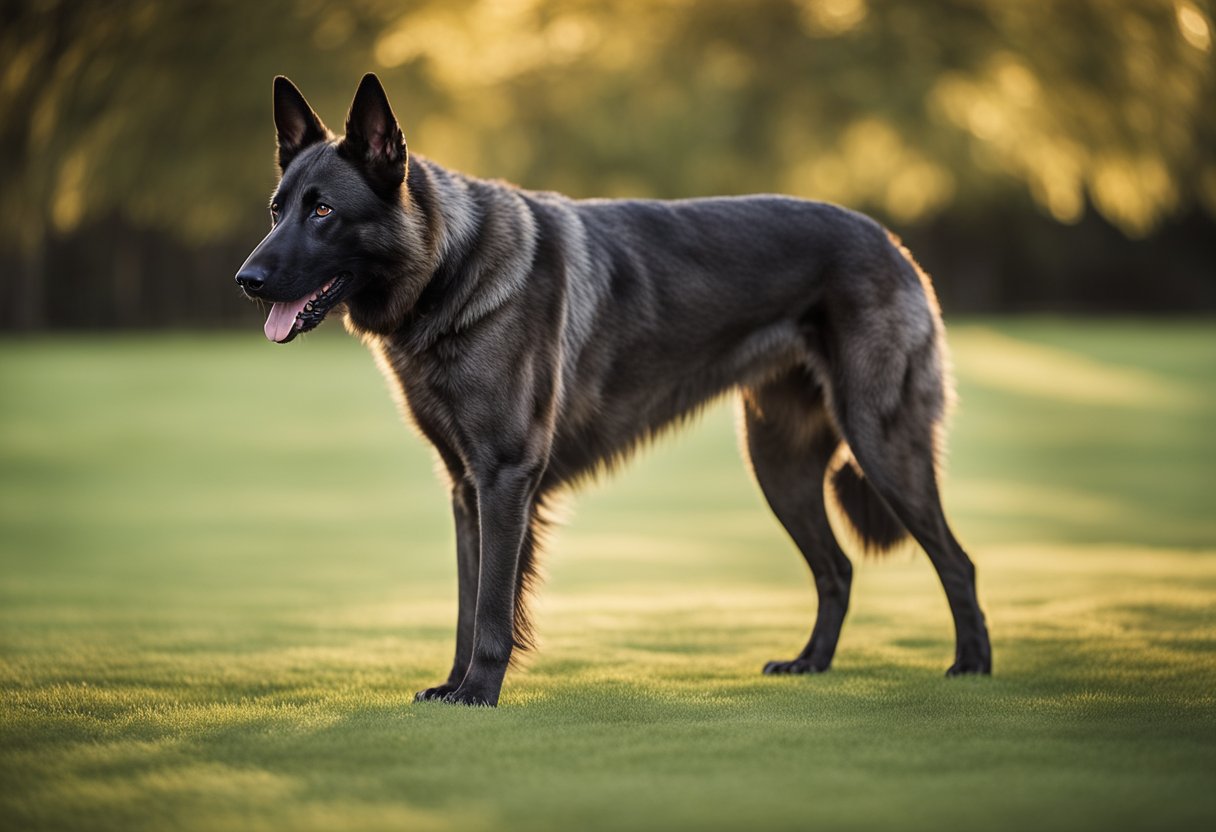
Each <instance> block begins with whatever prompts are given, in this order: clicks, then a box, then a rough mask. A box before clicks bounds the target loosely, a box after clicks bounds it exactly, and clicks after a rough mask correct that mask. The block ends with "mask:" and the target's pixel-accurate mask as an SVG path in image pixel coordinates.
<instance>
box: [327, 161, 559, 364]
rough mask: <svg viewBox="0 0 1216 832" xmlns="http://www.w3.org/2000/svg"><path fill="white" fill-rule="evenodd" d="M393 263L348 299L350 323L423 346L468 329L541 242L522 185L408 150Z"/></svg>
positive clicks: (514, 281) (506, 293)
mask: <svg viewBox="0 0 1216 832" xmlns="http://www.w3.org/2000/svg"><path fill="white" fill-rule="evenodd" d="M402 199H403V204H404V212H403V215H402V222H401V227H400V228H399V229H397V230H395V231H396V233H395V234H394V235H393V236H394V237H396V241H395V242H396V244H397V245H396V250H395V251H394V252H393V255H392V256H393V258H394V260H395V262H392V263H391V268H390V269H389V270H388V272H387V273H386V274H385V275H384V276H383V278H382V280H381V281H378V284H379V285H377V286H375V287H374V289H373V291H371V292H369V293H368V297H364V298H360V299H359V300H358V301H356V302H355V303H352V304H351V308H350V310H349V311H348V315H347V319H348V327H349V328H351V329H353V330H356V331H357V332H359V334H375V335H380V336H382V337H389V338H392V339H393V340H394V341H396V342H397V343H398V344H400V345H401V346H408V347H409V348H411V349H418V350H420V349H426V348H427V347H429V346H430V345H432V344H433V343H434V342H435V341H437V340H438V339H440V338H442V337H443V336H444V335H445V334H448V333H451V332H456V331H460V330H463V329H467V328H468V327H470V326H472V325H473V324H475V323H476V322H477V321H478V320H480V319H481V318H484V317H485V316H486V315H489V314H490V313H492V312H493V311H494V310H495V309H497V308H499V307H500V306H502V305H503V304H504V303H506V302H507V301H508V300H509V299H510V298H511V297H512V296H513V295H514V294H515V293H516V292H517V291H518V290H519V288H520V287H521V286H522V285H523V282H524V280H525V278H526V277H527V274H528V271H529V269H530V266H531V263H532V257H533V253H534V252H535V249H536V238H537V230H536V221H535V218H534V217H533V214H532V211H531V209H530V208H529V207H528V205H527V202H526V201H525V199H524V198H523V195H522V194H521V192H520V191H519V190H518V189H516V188H514V187H512V186H509V185H505V184H503V183H499V182H487V181H484V180H480V179H475V178H473V177H467V176H464V175H462V174H458V173H455V172H452V171H448V170H446V169H444V168H443V167H441V166H440V165H438V164H436V163H435V162H432V161H430V160H428V159H424V158H421V157H413V156H412V157H411V158H410V165H409V173H408V176H407V179H406V184H405V188H404V190H403V195H402Z"/></svg>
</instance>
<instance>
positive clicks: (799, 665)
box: [764, 659, 828, 676]
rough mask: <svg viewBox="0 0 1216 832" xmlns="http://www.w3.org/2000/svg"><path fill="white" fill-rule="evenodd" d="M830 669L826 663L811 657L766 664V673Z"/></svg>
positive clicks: (817, 671) (808, 671) (809, 671)
mask: <svg viewBox="0 0 1216 832" xmlns="http://www.w3.org/2000/svg"><path fill="white" fill-rule="evenodd" d="M827 669H828V666H827V665H826V664H823V665H819V664H816V663H815V662H813V661H812V660H810V659H793V660H792V661H788V662H769V663H768V664H766V665H765V666H764V673H765V675H768V676H772V675H775V674H778V673H823V672H824V671H826V670H827Z"/></svg>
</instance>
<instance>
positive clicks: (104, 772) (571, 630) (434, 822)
mask: <svg viewBox="0 0 1216 832" xmlns="http://www.w3.org/2000/svg"><path fill="white" fill-rule="evenodd" d="M328 329H329V330H331V331H326V332H322V333H319V334H318V335H317V336H314V337H312V338H309V339H306V340H304V341H303V342H301V343H298V344H292V345H291V346H289V347H274V346H272V345H269V344H266V343H265V342H264V341H262V339H261V334H260V333H259V332H257V331H252V332H249V333H244V334H231V335H223V336H205V337H204V336H198V337H188V336H146V337H91V338H86V337H78V338H68V337H65V338H54V339H39V340H9V341H5V342H0V696H2V700H0V827H3V828H4V829H25V828H46V829H68V828H71V829H133V830H134V829H156V830H160V829H170V828H174V829H200V830H213V829H268V830H279V829H291V830H308V829H316V830H338V829H358V830H371V829H411V830H415V829H417V830H427V829H436V830H479V829H506V830H511V829H517V830H567V829H587V830H596V829H690V830H692V829H695V830H716V829H812V828H824V829H839V830H852V829H857V830H862V829H876V828H888V829H889V828H899V829H926V830H928V829H934V830H936V829H943V828H946V829H948V828H963V827H968V828H970V827H975V828H984V829H998V830H999V829H1009V830H1024V829H1027V828H1033V829H1037V830H1045V829H1113V828H1117V829H1129V828H1145V829H1150V828H1152V829H1160V828H1187V827H1191V828H1203V827H1204V826H1207V825H1211V824H1212V823H1213V821H1216V511H1214V510H1213V509H1214V507H1216V500H1214V497H1213V495H1214V494H1216V430H1214V429H1216V328H1214V327H1213V326H1212V323H1211V322H1210V321H1199V322H1192V323H1155V324H1149V323H1143V322H1113V323H1085V322H1077V321H1067V320H1059V321H1053V320H1037V321H1018V322H1002V321H993V322H984V321H979V322H970V323H968V324H966V325H959V326H955V327H953V328H952V330H951V343H952V346H953V350H954V356H955V363H956V367H957V372H958V376H959V380H960V392H961V404H960V407H959V408H958V411H957V413H956V417H955V420H954V430H953V440H952V453H951V457H950V471H951V475H950V478H949V481H948V483H947V485H946V494H947V502H948V506H949V509H950V512H951V515H952V517H953V520H954V524H955V526H956V529H957V531H958V533H959V535H960V537H961V538H962V539H963V540H964V541H965V543H966V544H967V545H968V547H969V548H970V550H971V551H972V553H973V556H974V559H975V561H976V562H977V564H978V569H979V576H980V591H981V597H982V600H983V602H984V604H985V606H986V608H987V612H988V617H989V623H990V626H991V630H992V634H993V642H994V652H995V670H996V675H994V676H993V677H992V678H990V679H958V680H947V679H944V678H942V674H943V671H944V670H945V668H946V666H947V665H948V664H949V663H950V660H951V654H952V631H951V625H950V619H949V615H948V613H947V608H946V604H945V600H944V597H943V594H942V592H941V589H940V587H939V586H938V584H937V582H936V578H935V577H934V575H933V572H932V569H931V568H930V566H929V564H928V561H927V559H926V558H925V557H924V556H923V554H921V553H920V552H919V551H914V550H913V549H912V548H910V547H908V548H905V549H903V550H900V551H898V552H895V553H894V554H892V555H891V556H889V557H887V558H883V559H866V558H862V557H860V556H859V557H857V558H856V559H855V560H856V564H857V579H856V583H855V588H854V596H853V599H854V601H853V607H852V610H851V612H850V616H849V620H848V621H847V623H846V628H845V632H844V637H843V639H842V642H841V646H840V651H839V653H838V655H837V661H836V665H835V667H834V669H833V670H832V671H831V672H830V673H827V674H824V675H822V676H818V677H796V678H790V677H785V678H776V677H764V676H761V675H760V673H759V671H760V668H761V666H762V665H763V664H764V662H765V661H766V660H768V659H772V658H782V657H790V656H792V655H793V654H795V653H796V652H797V650H798V649H799V648H800V647H801V645H802V642H803V640H804V639H805V637H806V635H807V633H808V631H809V629H810V624H811V622H812V620H813V616H814V609H815V602H814V595H813V591H812V586H811V582H810V580H809V578H808V575H807V573H806V569H805V567H804V566H803V564H802V562H801V559H800V558H799V556H798V554H797V553H796V551H795V550H794V548H793V547H792V545H791V544H790V543H789V542H788V541H787V540H786V539H785V537H784V536H783V534H782V532H781V531H780V529H779V527H778V526H777V524H776V522H775V521H774V520H773V519H772V517H771V516H770V515H769V513H768V511H767V509H766V508H765V507H764V505H763V502H762V500H761V499H760V497H759V495H758V492H757V490H756V488H755V486H754V485H753V483H752V482H751V479H750V476H749V475H748V474H747V473H746V470H745V468H744V466H743V465H742V464H741V462H740V461H739V457H738V452H737V446H738V442H737V439H736V438H735V436H734V425H733V423H734V411H733V407H732V406H730V405H722V406H719V407H717V408H716V409H714V410H712V411H711V412H710V413H709V414H708V415H707V417H706V418H705V419H704V420H703V421H702V422H701V423H699V424H698V425H697V426H696V427H695V428H694V429H692V430H690V431H686V432H684V433H683V434H681V435H679V436H673V437H670V438H669V439H667V440H666V441H664V442H662V443H660V445H659V447H657V448H652V449H649V450H647V452H646V453H644V454H643V455H642V457H641V458H640V459H639V460H637V461H635V463H634V464H633V465H631V466H630V467H629V468H628V469H627V470H625V471H624V472H622V473H621V474H620V475H619V476H617V477H615V478H612V479H610V480H608V481H605V482H603V483H600V484H598V485H596V486H593V487H591V488H589V489H586V490H585V491H584V493H583V494H581V495H579V496H578V498H577V500H574V501H572V502H571V504H572V505H573V506H575V507H576V508H577V511H575V512H573V517H572V519H571V521H570V522H569V523H568V524H567V525H566V526H564V527H563V528H561V529H560V530H559V531H558V532H557V533H556V534H555V535H554V536H553V538H552V539H551V540H550V542H549V545H548V551H547V554H546V557H545V558H544V560H545V562H546V565H547V573H548V577H547V581H546V585H545V587H544V589H543V590H542V592H541V595H540V598H539V599H538V604H537V609H538V618H539V625H540V632H541V636H542V646H541V650H540V651H539V653H538V654H537V655H535V656H534V657H532V658H530V659H529V660H528V661H527V663H526V666H525V667H524V668H523V669H520V670H516V671H513V672H512V673H511V674H509V676H508V681H507V686H506V689H505V693H504V696H503V700H502V707H500V708H499V709H498V710H496V711H487V710H469V709H463V708H452V707H448V706H444V705H437V704H421V705H419V704H414V703H413V702H412V697H413V693H414V691H415V690H417V689H420V688H422V687H426V686H428V685H430V684H433V683H435V682H437V681H439V680H440V679H442V677H443V676H444V675H445V673H446V671H447V668H448V663H449V661H450V651H451V645H452V626H453V623H454V618H455V577H454V564H453V555H452V532H451V530H450V520H449V517H448V514H447V501H446V497H445V495H444V493H443V490H442V488H441V487H440V485H439V484H438V482H437V480H436V478H435V477H434V475H433V461H432V458H431V456H430V452H429V451H428V449H427V448H426V447H425V446H424V445H423V444H422V442H421V441H420V440H419V439H417V438H416V437H414V436H413V435H412V433H411V432H410V431H408V430H406V429H405V428H403V427H402V426H401V423H400V420H399V418H398V415H397V413H396V412H395V410H394V408H393V406H392V404H391V402H390V399H389V397H388V395H387V394H386V392H385V386H384V384H383V382H382V381H381V380H380V378H379V377H378V375H377V373H376V370H375V368H374V367H373V364H372V362H371V360H370V359H369V358H368V356H367V355H366V354H365V352H364V351H363V349H362V348H361V347H360V346H359V345H358V344H357V343H355V342H353V341H352V340H351V339H348V338H346V337H345V336H343V335H341V334H340V333H337V332H334V331H332V330H334V329H336V327H333V326H332V325H331V326H330V327H328Z"/></svg>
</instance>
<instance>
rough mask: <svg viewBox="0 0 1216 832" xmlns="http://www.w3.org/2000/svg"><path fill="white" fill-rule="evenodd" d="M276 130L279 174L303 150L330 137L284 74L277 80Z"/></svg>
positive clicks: (275, 103) (278, 76)
mask: <svg viewBox="0 0 1216 832" xmlns="http://www.w3.org/2000/svg"><path fill="white" fill-rule="evenodd" d="M274 127H275V130H276V131H278V134H279V170H280V171H285V170H287V166H288V165H290V164H291V160H292V159H294V158H295V157H296V156H298V155H299V153H300V151H301V150H303V149H304V148H306V147H308V146H309V145H312V144H316V143H317V142H323V141H325V140H326V139H328V138H329V137H330V132H329V130H328V129H326V127H325V125H324V124H322V123H321V119H320V118H318V117H317V114H316V113H314V112H313V111H312V107H309V106H308V102H307V101H305V100H304V96H303V95H301V94H300V91H299V90H298V89H296V85H295V84H293V83H291V82H290V81H288V80H287V79H286V78H285V77H283V76H282V75H277V76H275V79H274Z"/></svg>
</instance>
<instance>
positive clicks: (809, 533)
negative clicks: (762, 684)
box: [744, 370, 853, 673]
mask: <svg viewBox="0 0 1216 832" xmlns="http://www.w3.org/2000/svg"><path fill="white" fill-rule="evenodd" d="M744 414H745V428H746V431H747V437H746V438H747V452H748V456H749V457H750V459H751V465H752V470H753V471H754V472H755V475H756V480H757V482H758V483H759V484H760V489H761V491H763V492H764V496H765V499H767V500H768V504H769V506H770V507H771V508H772V510H773V513H774V514H776V515H777V519H778V520H780V521H781V525H782V526H784V527H785V530H786V532H788V533H789V536H790V537H791V538H792V539H793V541H794V543H795V544H796V545H797V546H798V549H799V551H801V552H802V557H803V558H805V559H806V562H807V565H808V566H809V567H810V568H811V574H812V575H813V576H814V579H815V588H816V590H817V591H818V594H819V610H818V613H817V615H816V618H815V627H814V629H813V630H812V631H811V637H810V640H809V641H807V643H806V647H804V648H803V649H802V652H801V653H799V654H798V656H797V657H796V658H794V659H792V660H789V661H772V662H769V663H768V664H767V665H765V667H764V672H765V673H819V672H822V671H824V670H827V669H828V667H829V665H831V663H832V656H833V654H835V652H836V642H837V641H838V640H839V638H840V628H841V625H842V624H843V623H844V617H845V613H846V612H847V611H848V608H849V590H850V587H851V585H852V578H853V567H852V564H850V563H849V559H848V558H847V557H846V556H845V554H844V552H843V551H842V550H841V548H840V545H839V544H838V543H837V542H836V537H835V535H834V534H833V533H832V527H831V525H830V524H829V523H828V515H827V509H826V506H825V504H824V476H825V473H826V471H827V468H828V463H829V462H830V461H831V459H832V455H833V454H834V453H835V452H836V448H837V446H839V444H840V435H839V434H838V433H837V431H836V427H835V425H833V423H832V420H831V418H830V417H829V416H828V411H827V407H826V405H825V402H824V396H823V391H822V390H821V389H820V387H819V385H818V384H817V383H816V382H815V380H814V379H813V378H812V377H811V376H810V374H808V373H806V372H804V371H802V370H795V371H792V372H790V373H788V374H787V375H784V376H781V377H780V378H778V379H775V380H773V381H769V382H767V383H765V384H763V385H761V386H759V387H757V388H755V389H752V390H748V391H746V392H745V393H744Z"/></svg>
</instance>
